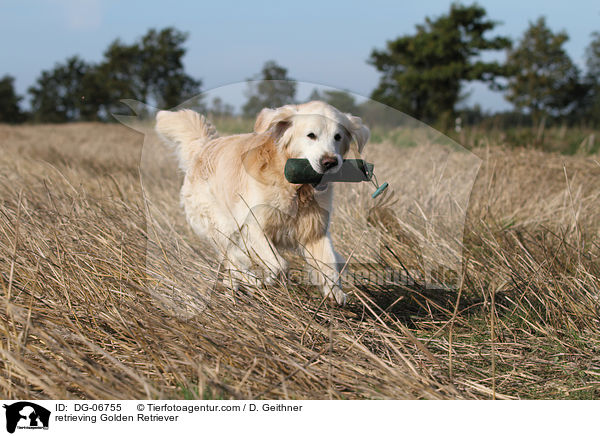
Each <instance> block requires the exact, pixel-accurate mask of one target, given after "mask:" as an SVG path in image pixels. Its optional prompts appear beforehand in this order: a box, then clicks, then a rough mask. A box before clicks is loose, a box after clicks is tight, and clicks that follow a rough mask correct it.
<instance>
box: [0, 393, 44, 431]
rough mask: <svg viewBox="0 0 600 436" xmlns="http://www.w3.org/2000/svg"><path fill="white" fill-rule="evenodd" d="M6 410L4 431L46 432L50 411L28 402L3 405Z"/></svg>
mask: <svg viewBox="0 0 600 436" xmlns="http://www.w3.org/2000/svg"><path fill="white" fill-rule="evenodd" d="M3 407H4V408H5V409H6V431H7V432H9V433H14V432H15V430H16V429H19V430H39V429H41V430H48V424H49V422H50V411H49V410H48V409H46V408H44V407H42V406H39V405H37V404H35V403H31V402H29V401H19V402H16V403H13V404H4V405H3Z"/></svg>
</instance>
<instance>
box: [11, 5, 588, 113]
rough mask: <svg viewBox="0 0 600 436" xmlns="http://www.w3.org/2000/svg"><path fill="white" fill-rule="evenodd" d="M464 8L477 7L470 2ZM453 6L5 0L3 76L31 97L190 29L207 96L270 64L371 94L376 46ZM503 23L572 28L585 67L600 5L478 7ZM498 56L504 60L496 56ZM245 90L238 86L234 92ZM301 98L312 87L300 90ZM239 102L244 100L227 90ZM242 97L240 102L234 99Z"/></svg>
mask: <svg viewBox="0 0 600 436" xmlns="http://www.w3.org/2000/svg"><path fill="white" fill-rule="evenodd" d="M463 3H464V4H471V2H468V1H465V2H463ZM450 4H451V1H442V0H426V1H421V2H414V1H410V2H409V1H387V2H386V1H379V0H370V1H365V2H357V4H351V2H341V1H332V2H326V1H315V0H303V1H298V2H287V1H282V0H279V1H264V2H261V1H246V2H237V3H236V2H227V1H209V2H201V1H191V0H189V1H188V0H185V1H175V0H171V1H166V0H163V1H154V0H146V1H139V0H129V1H115V0H79V1H77V0H37V1H34V0H0V54H1V58H0V59H1V60H2V62H1V63H0V76H3V75H4V74H10V75H12V76H14V77H15V78H16V87H17V90H18V92H19V93H20V94H24V93H25V92H26V90H27V88H28V87H29V86H30V85H32V84H33V83H34V81H35V78H36V77H37V76H38V74H39V73H40V71H41V70H42V69H49V68H52V67H53V65H54V64H55V63H56V62H58V61H63V60H64V59H65V58H67V57H68V56H71V55H74V54H77V55H79V56H81V57H82V58H83V59H85V60H87V61H98V60H100V59H101V57H102V52H103V51H104V49H105V48H106V47H107V46H108V44H109V43H110V42H111V41H113V40H114V39H116V38H121V39H122V40H123V41H126V42H132V41H133V40H135V39H136V38H137V37H139V36H141V35H142V34H143V33H145V32H146V30H147V29H148V28H150V27H157V28H162V27H166V26H175V27H177V28H178V29H180V30H183V31H187V32H189V34H190V37H189V39H188V41H187V44H186V46H187V48H188V53H187V55H186V58H185V64H186V70H187V71H188V73H189V74H191V75H193V76H194V77H199V78H201V79H202V81H203V89H205V90H208V89H212V88H216V87H220V86H223V85H227V84H230V83H235V82H240V81H243V80H245V79H247V78H249V77H251V76H253V75H254V74H256V73H257V72H258V71H259V70H260V68H261V66H262V64H263V63H264V62H265V61H266V60H268V59H275V60H276V61H277V62H279V63H280V64H282V65H283V66H285V67H286V68H288V70H289V74H290V76H291V77H293V78H294V79H297V80H300V81H304V82H313V83H318V84H322V85H327V86H331V87H336V88H342V89H347V90H349V91H352V92H354V93H356V94H359V95H364V96H368V95H369V94H370V92H371V91H372V89H373V88H374V87H375V86H376V84H377V82H378V77H379V75H378V73H377V71H376V70H375V69H374V68H373V67H371V66H370V65H367V63H366V62H365V61H366V60H367V58H368V57H369V54H370V52H371V50H372V49H373V48H375V47H377V48H381V47H383V46H384V44H385V42H386V41H387V40H389V39H392V38H395V37H397V36H399V35H402V34H406V33H412V32H413V31H414V26H415V24H418V23H421V22H422V21H423V19H424V17H425V16H436V15H440V14H442V13H445V12H446V11H448V9H449V6H450ZM479 4H480V5H482V6H484V7H485V8H486V10H487V12H488V16H489V17H490V18H492V19H494V20H498V21H500V22H501V24H500V25H499V26H498V27H497V28H496V30H495V31H494V33H495V34H501V35H507V36H510V37H512V38H513V39H516V38H518V37H519V36H520V35H521V34H522V33H523V31H524V30H525V28H526V27H527V25H528V23H529V22H530V21H534V20H535V19H537V17H539V16H541V15H544V16H546V18H547V22H548V24H549V26H550V27H551V28H552V29H553V30H566V31H567V32H568V33H569V35H570V38H571V39H570V40H569V42H568V43H567V45H566V47H567V50H568V51H569V53H570V55H571V57H572V58H573V60H574V61H575V62H576V63H577V64H578V65H579V66H580V67H583V66H584V54H585V47H586V46H587V44H588V43H589V41H590V34H591V33H592V32H593V31H600V2H598V0H595V1H592V0H579V1H577V2H574V1H571V2H557V1H556V2H555V1H548V0H546V1H542V0H529V1H524V0H520V1H515V0H503V1H487V2H479ZM498 56H499V58H500V59H503V58H504V54H500V55H498ZM236 88H237V89H239V87H236ZM471 88H472V93H471V95H470V97H469V100H468V103H479V104H481V105H482V107H484V108H487V109H502V108H508V107H509V106H508V104H507V103H505V102H504V99H503V97H502V95H501V94H499V93H494V92H491V91H487V90H486V89H485V87H484V86H478V85H475V86H472V87H471ZM300 91H301V95H300V96H301V97H302V96H303V95H302V94H307V93H308V92H310V89H306V87H304V88H301V90H300ZM222 95H223V97H224V99H225V100H229V101H230V102H231V103H234V104H236V105H237V104H239V103H240V102H241V101H239V100H240V99H241V98H242V96H240V95H239V93H237V94H233V93H230V94H228V93H227V91H226V89H224V90H223V91H222ZM235 100H238V101H235Z"/></svg>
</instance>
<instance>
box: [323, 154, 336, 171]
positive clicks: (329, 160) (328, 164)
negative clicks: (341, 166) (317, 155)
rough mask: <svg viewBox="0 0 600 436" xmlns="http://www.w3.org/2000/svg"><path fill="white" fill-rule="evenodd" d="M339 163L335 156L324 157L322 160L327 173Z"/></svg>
mask: <svg viewBox="0 0 600 436" xmlns="http://www.w3.org/2000/svg"><path fill="white" fill-rule="evenodd" d="M337 163H338V161H337V159H336V158H335V156H323V157H322V158H321V166H322V167H323V168H324V169H325V171H327V170H329V169H331V168H333V167H334V166H336V165H337Z"/></svg>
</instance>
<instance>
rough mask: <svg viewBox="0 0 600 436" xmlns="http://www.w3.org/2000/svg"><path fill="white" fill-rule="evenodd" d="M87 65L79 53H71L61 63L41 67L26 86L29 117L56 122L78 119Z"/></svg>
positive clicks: (83, 96) (87, 71) (82, 101)
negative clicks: (72, 54) (43, 68)
mask: <svg viewBox="0 0 600 436" xmlns="http://www.w3.org/2000/svg"><path fill="white" fill-rule="evenodd" d="M91 68H92V67H91V66H90V65H88V64H87V63H85V62H84V61H83V60H82V59H80V58H79V57H77V56H72V57H70V58H68V59H67V60H66V62H65V63H64V64H60V63H59V64H56V65H55V66H54V68H53V69H52V70H49V71H42V74H41V75H40V77H39V78H38V79H37V81H36V83H35V85H33V86H31V87H30V88H29V90H28V92H29V94H30V95H31V112H32V115H33V120H34V121H38V122H52V123H56V122H66V121H73V120H78V119H82V116H81V115H82V114H81V108H82V106H83V105H84V101H85V89H84V85H83V84H84V81H83V78H84V77H85V76H86V74H88V73H89V72H90V70H91Z"/></svg>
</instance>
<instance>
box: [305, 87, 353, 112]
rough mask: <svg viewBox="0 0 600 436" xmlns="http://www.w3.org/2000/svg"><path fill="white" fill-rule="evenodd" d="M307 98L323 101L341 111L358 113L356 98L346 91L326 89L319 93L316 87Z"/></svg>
mask: <svg viewBox="0 0 600 436" xmlns="http://www.w3.org/2000/svg"><path fill="white" fill-rule="evenodd" d="M308 99H309V100H321V101H324V102H325V103H329V104H330V105H331V106H333V107H335V108H337V109H338V110H340V111H342V112H346V113H351V114H356V113H358V106H357V105H356V100H355V99H354V97H353V96H352V95H351V94H350V93H348V92H346V91H336V90H327V91H324V92H323V93H320V92H319V91H318V90H317V89H314V90H313V91H312V93H311V94H310V96H309V97H308Z"/></svg>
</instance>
